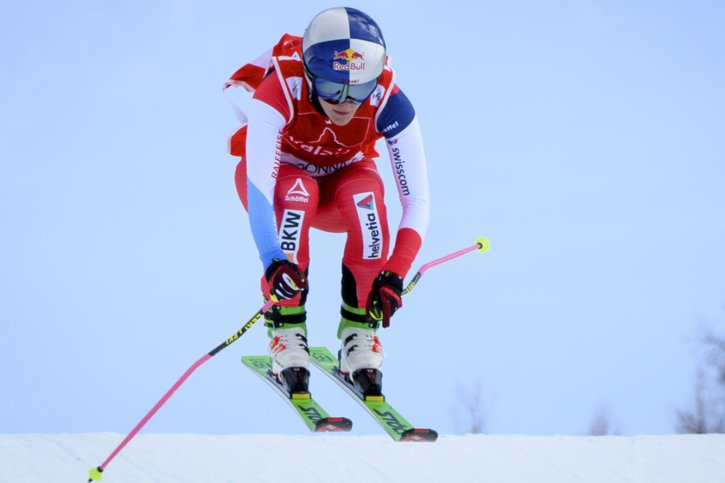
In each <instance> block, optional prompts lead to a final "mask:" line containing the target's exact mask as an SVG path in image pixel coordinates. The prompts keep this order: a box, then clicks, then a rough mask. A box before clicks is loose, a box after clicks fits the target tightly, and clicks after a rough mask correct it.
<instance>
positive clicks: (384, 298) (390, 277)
mask: <svg viewBox="0 0 725 483" xmlns="http://www.w3.org/2000/svg"><path fill="white" fill-rule="evenodd" d="M402 293H403V278H402V277H400V275H398V274H397V273H393V272H391V271H389V270H385V271H383V272H380V275H378V278H376V279H375V281H373V288H372V290H370V295H368V303H367V307H366V310H367V311H366V315H367V318H368V320H374V321H377V322H379V321H381V320H382V321H383V327H388V326H389V325H390V317H392V316H393V314H394V313H395V311H396V310H398V309H399V308H400V307H402V306H403V295H402Z"/></svg>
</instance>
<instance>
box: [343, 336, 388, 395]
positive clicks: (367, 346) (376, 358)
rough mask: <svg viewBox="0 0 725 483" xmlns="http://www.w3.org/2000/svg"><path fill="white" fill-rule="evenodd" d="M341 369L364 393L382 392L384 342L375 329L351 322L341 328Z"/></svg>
mask: <svg viewBox="0 0 725 483" xmlns="http://www.w3.org/2000/svg"><path fill="white" fill-rule="evenodd" d="M340 340H341V342H342V345H341V347H340V353H339V358H340V372H342V373H343V374H344V375H345V376H347V379H348V380H349V381H350V382H351V383H352V384H353V385H354V386H355V387H357V389H359V390H360V392H361V393H362V394H363V395H365V396H381V395H382V389H383V373H382V372H380V366H381V365H382V364H383V357H384V353H383V346H382V344H381V343H380V339H379V338H378V337H377V336H376V335H375V329H373V328H362V327H355V326H350V325H348V326H347V327H345V328H343V329H342V331H341V332H340Z"/></svg>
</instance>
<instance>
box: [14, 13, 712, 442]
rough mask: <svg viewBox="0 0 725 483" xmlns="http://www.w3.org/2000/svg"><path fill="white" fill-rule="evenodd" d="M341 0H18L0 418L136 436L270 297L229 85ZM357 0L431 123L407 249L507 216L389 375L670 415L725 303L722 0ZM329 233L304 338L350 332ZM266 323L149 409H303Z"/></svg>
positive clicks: (429, 287) (178, 418)
mask: <svg viewBox="0 0 725 483" xmlns="http://www.w3.org/2000/svg"><path fill="white" fill-rule="evenodd" d="M414 4H415V6H413V5H414ZM334 5H336V4H331V3H325V2H293V3H291V4H290V5H289V6H285V5H279V4H271V3H264V2H263V3H261V4H260V3H259V2H257V3H254V4H250V3H244V2H201V1H195V0H187V1H178V2H173V1H159V2H139V1H132V2H123V3H107V2H100V3H99V2H90V1H82V2H78V1H70V2H48V1H41V2H33V3H28V4H25V3H23V2H12V3H11V4H9V5H8V6H6V7H4V8H3V14H2V16H1V18H0V61H1V66H2V68H1V71H2V74H1V75H0V114H1V115H0V163H2V164H1V168H0V224H1V226H2V228H1V229H0V257H1V259H2V262H1V263H0V325H1V327H2V333H1V335H0V388H1V389H0V392H1V393H2V395H1V396H0V432H3V433H7V432H81V431H83V432H85V431H118V432H122V433H126V432H128V431H129V430H130V429H131V427H133V425H134V424H135V423H136V422H137V421H138V420H139V419H140V418H141V417H142V416H143V415H144V414H145V413H146V411H147V410H148V409H150V408H151V406H152V405H153V404H154V403H155V402H156V401H157V400H158V398H159V397H160V396H161V395H162V394H163V392H164V391H165V390H166V389H167V388H168V387H169V386H170V385H171V384H172V383H173V382H174V381H175V380H176V379H177V378H178V377H179V376H180V375H181V374H182V372H183V371H184V370H186V368H187V367H188V366H189V365H190V364H191V363H192V362H194V361H195V360H196V359H197V358H199V357H200V356H201V355H203V354H204V353H206V352H208V351H209V350H210V349H212V348H213V347H215V346H216V345H217V344H219V343H220V342H221V341H223V340H225V339H226V338H227V337H228V336H229V335H231V334H233V333H234V332H235V331H236V330H237V329H238V328H239V327H240V326H241V325H242V324H243V323H244V322H245V321H246V319H247V318H248V317H249V316H250V315H251V314H253V313H254V311H256V310H257V308H258V307H259V305H260V303H261V297H260V296H259V293H258V279H259V276H260V271H261V267H260V264H259V262H258V259H257V255H256V251H255V248H254V244H253V240H252V237H251V234H250V232H249V229H248V226H247V218H246V214H245V213H244V211H243V209H242V207H241V204H240V203H239V201H238V199H237V197H236V193H235V190H234V184H233V172H234V166H235V162H236V161H235V160H234V159H233V158H231V157H229V156H228V155H227V154H226V139H227V136H228V134H230V133H231V132H232V131H233V130H234V129H235V126H236V120H235V118H234V116H233V114H232V112H231V110H230V109H229V107H228V105H227V101H226V99H225V98H224V96H223V94H222V91H221V86H222V84H223V82H224V81H225V80H226V79H227V78H228V77H229V75H231V73H232V72H233V71H234V70H236V69H237V68H238V67H239V66H240V65H242V64H243V63H245V62H247V61H248V60H251V59H253V58H254V57H256V56H257V55H258V54H259V53H260V52H262V51H263V50H265V49H266V48H268V47H269V46H271V45H272V44H273V43H274V42H275V41H276V40H277V39H278V38H279V36H281V34H283V33H284V32H290V33H298V34H301V33H302V31H303V30H304V28H305V26H306V24H307V22H308V21H309V20H310V19H311V17H312V16H313V15H314V14H315V13H317V12H318V11H320V10H322V9H324V8H327V7H330V6H334ZM349 5H350V6H353V7H357V8H360V9H362V10H364V11H366V12H367V13H369V14H370V15H372V16H373V17H374V18H376V19H377V20H378V23H379V24H380V26H381V28H382V30H383V33H384V35H385V37H386V40H387V42H388V45H389V53H390V55H391V57H392V62H393V66H394V67H395V68H396V71H397V74H398V81H399V84H400V85H401V87H402V88H403V89H404V90H405V92H406V94H407V95H408V96H409V97H410V98H411V100H412V101H413V102H414V104H415V106H416V109H417V112H418V115H419V117H420V122H421V126H422V129H423V132H424V138H425V145H426V151H427V157H428V162H429V170H430V177H431V195H432V204H433V207H432V218H431V224H430V229H429V232H428V236H427V239H426V243H425V245H424V247H423V249H422V251H421V253H420V256H419V258H418V260H417V261H416V263H415V264H414V267H418V266H420V265H421V264H422V263H425V262H426V261H429V260H431V259H433V258H437V257H439V256H442V255H445V254H447V253H450V252H451V251H454V250H457V249H460V248H463V247H466V246H469V245H471V244H472V243H473V241H474V240H475V239H476V237H478V236H481V235H485V236H487V237H488V238H489V239H490V240H491V250H490V251H489V252H488V253H486V254H484V255H479V254H471V255H468V256H467V257H466V258H464V259H460V260H457V261H455V262H451V263H449V264H447V265H443V266H440V267H437V268H434V269H432V270H431V271H430V272H428V273H427V274H426V275H425V277H424V278H423V280H422V281H421V283H420V284H419V286H418V287H417V288H416V289H415V291H414V292H412V293H411V294H410V295H409V296H408V297H407V298H406V299H405V307H404V309H403V310H402V311H401V312H400V313H399V314H398V315H396V316H395V318H394V320H393V324H392V327H391V328H390V329H388V330H386V331H383V332H382V333H381V335H382V338H383V342H384V345H385V347H386V350H387V353H388V357H387V359H386V361H385V365H384V369H385V384H386V392H387V394H388V397H389V399H390V400H391V401H392V402H393V403H394V404H396V405H397V406H399V407H400V409H401V411H402V412H403V413H404V414H405V415H406V416H408V417H409V419H410V420H411V421H412V422H413V423H416V424H419V425H427V426H431V427H434V428H436V429H438V430H439V431H441V432H442V433H452V432H457V431H460V430H461V426H460V424H459V423H460V420H461V419H463V420H465V417H463V418H456V417H455V413H456V412H457V411H460V410H461V407H462V406H461V405H460V404H459V403H458V402H457V401H456V397H457V395H458V393H459V391H460V390H461V389H462V390H463V391H471V390H472V389H473V388H474V387H476V386H480V387H481V388H482V390H483V394H484V397H483V398H484V401H485V405H486V408H485V415H486V418H487V420H488V422H487V427H488V430H490V431H491V432H494V433H528V434H554V433H558V434H581V433H582V432H584V431H586V429H587V427H588V425H589V423H590V421H591V419H592V417H593V415H594V414H595V413H596V412H597V411H598V410H599V409H600V408H602V407H606V408H608V410H609V413H610V414H611V416H612V419H613V420H614V422H615V423H616V426H618V427H619V429H620V430H621V431H622V432H623V433H624V434H642V433H668V432H671V431H672V430H673V427H674V422H675V410H676V409H677V408H678V407H686V406H687V405H688V403H689V401H690V397H691V393H692V387H693V384H694V373H695V365H696V360H697V358H696V356H697V351H696V349H697V346H696V344H695V343H694V341H695V340H696V338H697V336H698V334H699V333H700V332H699V331H700V330H701V329H702V328H703V327H712V328H715V329H717V328H722V327H723V325H725V250H723V247H725V189H724V188H723V187H724V186H725V135H724V134H725V114H724V113H725V89H723V86H725V64H723V62H722V53H723V51H725V31H724V30H723V28H722V26H723V25H725V6H724V5H723V4H722V2H717V1H711V2H707V1H705V2H695V3H693V2H686V1H665V2H654V1H643V2H627V1H614V2H605V1H584V0H579V1H574V0H572V1H555V2H526V1H522V2H488V1H483V2H470V3H466V2H456V1H454V2H444V3H443V4H441V3H440V2H435V3H433V2H429V3H422V4H418V3H417V2H382V1H370V2H365V3H360V2H352V3H350V4H349ZM380 167H381V171H382V172H383V173H384V175H385V177H386V178H385V179H386V180H387V181H388V183H390V182H391V181H392V179H391V177H390V173H389V166H388V161H387V159H386V157H385V155H384V156H383V157H382V158H381V160H380ZM389 192H390V194H391V195H393V196H392V197H389V200H388V202H389V206H390V212H391V217H392V220H393V224H394V225H395V224H396V223H397V219H398V217H399V213H400V210H399V208H398V205H397V200H396V199H395V196H394V193H395V192H394V190H392V189H391V190H389ZM312 242H313V248H312V257H313V263H312V268H311V270H312V273H311V276H310V279H311V283H312V289H311V294H310V302H309V304H308V308H309V313H310V315H309V328H310V339H311V342H312V343H313V344H324V345H330V346H336V344H337V341H336V339H335V330H336V326H337V319H338V313H339V312H338V307H339V298H338V297H339V296H338V294H339V286H338V283H339V278H340V272H339V264H340V257H341V254H342V248H343V238H342V237H341V236H339V235H330V234H322V233H314V234H313V237H312ZM265 345H266V338H265V334H264V330H263V328H262V327H261V326H259V327H255V328H254V330H252V331H251V332H250V333H248V334H247V335H246V336H245V337H244V338H243V339H241V340H240V341H238V342H237V343H236V344H234V345H233V346H231V347H230V348H228V349H227V350H225V351H223V352H222V353H220V354H219V355H218V356H217V357H216V358H214V359H212V360H211V361H210V362H208V363H207V364H206V365H204V366H202V368H201V369H199V370H198V371H197V373H196V374H194V376H193V377H192V378H191V379H190V380H189V381H188V382H187V383H186V384H185V385H184V386H183V387H182V389H181V390H180V391H179V392H178V393H177V394H176V395H175V396H174V398H172V400H171V401H170V402H169V403H168V404H167V405H166V406H165V407H164V409H162V411H161V412H160V413H159V414H158V415H157V416H156V417H155V418H154V419H153V420H152V422H151V423H150V424H149V425H148V426H147V429H146V431H150V432H177V431H178V432H200V433H258V432H273V433H303V432H305V431H306V430H305V428H304V426H303V425H302V423H301V422H299V421H297V420H296V416H294V415H293V414H292V412H291V411H290V410H289V409H287V408H286V407H285V405H284V402H283V401H281V400H280V399H278V398H277V397H276V396H275V395H274V394H272V392H271V391H270V390H269V389H268V388H266V387H265V386H264V385H263V384H262V383H261V382H260V381H258V380H257V379H256V377H255V376H254V375H253V374H252V373H251V372H249V371H248V370H246V369H244V368H243V367H242V365H241V364H240V362H239V358H240V356H241V355H244V354H254V353H261V352H263V351H264V349H265ZM313 378H314V379H313V381H312V389H313V393H314V394H315V395H316V396H317V398H318V400H319V401H320V402H322V403H323V404H324V405H325V406H327V407H328V409H329V410H330V412H331V413H334V414H339V415H346V416H348V417H351V418H352V419H353V420H354V421H355V423H356V428H357V431H358V432H359V433H363V434H365V433H376V432H378V429H377V428H376V427H375V426H374V425H373V423H371V422H370V421H368V419H367V417H366V416H365V415H364V414H363V413H362V411H361V410H360V409H359V408H358V407H357V406H356V405H355V404H354V403H353V402H352V401H350V400H348V399H347V397H346V396H344V395H342V394H341V393H340V392H339V391H338V390H337V389H336V388H334V387H333V386H332V383H330V382H329V381H327V380H326V379H323V376H322V374H320V373H313Z"/></svg>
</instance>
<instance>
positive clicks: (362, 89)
mask: <svg viewBox="0 0 725 483" xmlns="http://www.w3.org/2000/svg"><path fill="white" fill-rule="evenodd" d="M312 85H313V86H314V88H315V93H316V94H317V97H319V98H320V99H323V100H325V101H327V102H329V103H331V104H340V103H342V102H346V101H352V102H354V103H356V104H361V103H363V102H365V99H367V98H368V97H370V95H371V94H372V93H373V91H374V90H375V88H376V87H377V85H378V81H377V79H374V80H371V81H370V82H365V83H363V84H343V83H341V82H332V81H328V80H325V79H321V78H319V77H315V79H314V80H313V81H312Z"/></svg>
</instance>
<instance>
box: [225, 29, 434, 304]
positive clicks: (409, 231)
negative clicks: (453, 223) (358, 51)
mask: <svg viewBox="0 0 725 483" xmlns="http://www.w3.org/2000/svg"><path fill="white" fill-rule="evenodd" d="M301 43H302V39H301V38H300V37H296V36H292V35H285V36H283V37H282V39H281V40H280V41H279V43H278V44H277V45H276V46H275V47H274V48H273V49H271V50H270V51H268V52H266V53H265V54H263V55H262V56H260V57H259V58H258V59H256V60H255V61H253V62H251V63H249V64H246V65H244V66H243V67H242V68H240V69H239V70H238V71H237V72H236V73H235V74H234V75H233V76H232V77H231V79H230V80H229V81H228V82H227V84H226V87H229V86H233V85H237V86H242V87H244V88H246V89H247V90H249V91H253V92H254V95H253V99H252V102H251V107H250V108H249V109H247V112H246V117H248V124H246V125H244V126H243V127H242V128H241V129H239V130H238V131H237V132H236V133H235V134H234V135H233V136H232V137H231V139H230V152H231V154H232V155H234V156H239V157H240V158H241V160H240V162H239V164H238V166H237V171H236V179H235V180H236V186H237V191H238V193H239V196H240V198H241V200H242V203H243V204H244V207H245V208H246V209H247V211H248V213H249V219H250V225H251V229H252V234H253V237H254V240H255V243H256V246H257V249H258V251H259V257H260V259H261V261H262V264H263V266H264V268H265V269H266V268H267V267H268V266H269V265H270V264H271V263H272V262H273V260H274V259H281V258H283V257H287V258H288V259H289V260H290V261H292V262H294V263H297V264H298V265H299V267H300V269H301V270H302V271H307V270H308V267H309V262H310V260H309V244H308V241H309V237H308V234H309V230H310V228H311V227H314V228H318V229H320V230H323V231H328V232H342V233H346V234H347V241H346V244H345V250H344V255H343V260H342V264H343V268H342V271H343V277H342V280H343V282H342V285H343V287H342V295H343V302H344V303H345V304H347V305H348V306H351V307H358V308H362V307H365V303H366V300H367V295H368V293H369V291H370V288H371V285H372V282H373V280H374V279H375V277H376V276H377V275H378V274H379V273H380V272H381V271H382V270H390V271H392V272H394V273H396V274H398V275H400V276H401V277H405V275H406V274H407V272H408V271H409V270H410V267H411V264H412V262H413V259H414V258H415V256H416V255H417V253H418V251H419V250H420V247H421V244H422V241H423V235H424V233H425V230H426V228H427V225H428V218H429V194H428V179H427V173H426V161H425V154H424V151H423V143H422V138H421V134H420V128H419V125H418V121H417V118H416V115H415V111H414V109H413V106H412V105H411V103H410V101H409V100H408V98H407V97H406V96H405V95H404V94H403V92H402V91H401V90H400V89H399V88H398V86H397V85H396V83H395V73H394V71H393V70H392V68H390V66H389V65H386V66H385V68H384V71H383V73H382V75H381V76H380V78H379V84H378V87H377V88H376V90H375V91H374V92H373V94H372V95H371V96H370V97H369V98H368V99H367V100H366V101H365V102H363V103H362V104H361V105H360V107H359V109H358V110H357V111H356V113H355V115H354V117H353V119H352V120H351V121H350V122H349V123H348V124H346V125H344V126H338V125H335V124H333V123H332V122H331V121H330V119H329V118H328V117H327V116H325V115H324V113H323V111H322V109H321V107H320V105H319V101H317V99H316V97H314V96H312V95H311V93H310V90H309V85H308V83H307V82H306V80H305V77H304V67H303V64H302V61H301ZM242 119H243V118H242ZM383 137H384V138H385V141H386V145H387V150H388V153H389V156H390V162H391V167H392V170H393V175H394V179H395V181H396V185H397V191H398V196H399V198H400V202H401V205H402V218H401V220H400V224H399V227H398V231H397V235H396V239H395V247H394V249H393V251H392V255H390V257H388V255H389V252H390V233H389V229H388V220H387V214H386V206H385V202H384V187H383V181H382V179H381V177H380V175H379V173H378V171H377V168H376V164H375V159H376V158H377V157H378V153H377V151H376V149H375V144H376V141H377V140H379V139H381V138H383ZM262 288H263V290H264V291H265V292H266V293H268V292H267V290H268V287H266V286H265V282H264V279H263V281H262ZM290 303H291V304H294V303H297V304H299V303H300V301H299V299H297V300H293V301H292V302H290Z"/></svg>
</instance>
